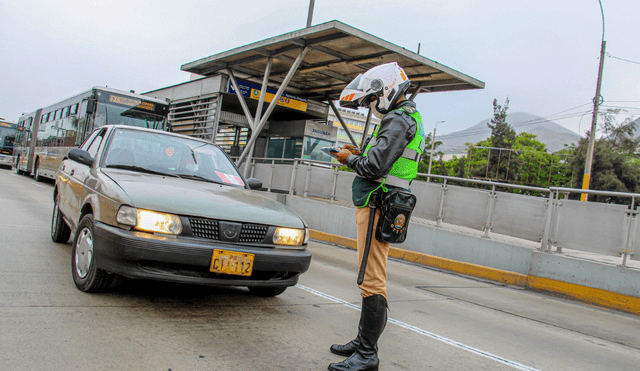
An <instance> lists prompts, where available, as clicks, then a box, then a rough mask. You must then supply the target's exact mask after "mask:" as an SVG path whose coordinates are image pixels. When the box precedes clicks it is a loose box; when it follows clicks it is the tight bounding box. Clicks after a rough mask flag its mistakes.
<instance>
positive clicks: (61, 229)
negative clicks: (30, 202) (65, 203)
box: [51, 195, 71, 243]
mask: <svg viewBox="0 0 640 371" xmlns="http://www.w3.org/2000/svg"><path fill="white" fill-rule="evenodd" d="M70 236H71V228H69V226H68V225H67V223H66V222H65V221H64V218H63V217H62V213H61V212H60V208H59V207H58V196H57V195H56V197H55V201H54V203H53V215H52V216H51V239H52V240H53V242H57V243H67V241H69V237H70Z"/></svg>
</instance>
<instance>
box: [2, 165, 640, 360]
mask: <svg viewBox="0 0 640 371" xmlns="http://www.w3.org/2000/svg"><path fill="white" fill-rule="evenodd" d="M52 189H53V184H52V183H37V182H35V181H34V180H33V179H32V178H30V177H27V176H21V175H17V174H16V173H15V172H13V171H11V170H4V169H0V369H1V370H30V371H32V370H156V371H167V370H172V371H181V370H185V371H189V370H239V371H240V370H242V371H247V370H248V371H262V370H326V369H327V366H328V364H329V363H331V362H337V361H340V360H341V359H342V358H341V357H340V356H337V355H334V354H332V353H330V352H329V346H330V345H331V344H332V343H334V342H347V341H349V340H350V339H352V338H353V337H354V336H355V335H356V331H357V323H358V319H359V315H360V314H359V306H360V296H359V290H358V287H357V285H356V283H355V281H356V276H357V272H356V253H355V251H353V250H350V249H346V248H341V247H338V246H333V245H328V244H325V243H320V242H315V241H312V242H310V244H309V250H310V251H311V252H312V253H313V259H312V263H311V267H310V269H309V271H308V272H307V273H305V274H304V275H303V276H302V277H301V279H300V282H299V284H298V285H297V286H295V287H291V288H289V289H287V291H286V292H284V293H283V294H282V295H280V296H278V297H275V298H259V297H254V296H252V295H251V294H250V293H249V291H248V290H247V289H246V288H229V287H227V288H225V287H222V288H221V287H203V286H188V285H178V284H170V283H165V282H154V281H141V280H132V279H128V278H120V277H119V278H117V279H116V281H115V283H114V285H113V286H112V288H111V289H110V290H109V291H108V292H106V293H103V294H86V293H83V292H80V291H79V290H77V289H76V287H75V286H74V284H73V281H72V278H71V272H70V269H71V243H68V244H57V243H54V242H52V241H51V238H50V236H49V226H50V222H51V210H52V207H53V200H52ZM344 222H345V223H352V222H354V221H352V220H345V221H344ZM311 227H313V226H311ZM388 295H389V308H390V311H389V322H388V323H387V327H386V329H385V331H384V333H383V334H382V336H381V338H380V342H379V348H380V351H379V357H380V362H381V365H380V370H412V371H413V370H563V371H566V370H580V371H584V370H598V371H599V370H634V371H637V370H639V369H640V318H638V317H637V316H634V315H630V314H626V313H621V312H616V311H611V310H605V309H601V308H596V307H591V306H588V305H584V304H581V303H577V302H573V301H570V300H567V299H564V298H559V297H552V296H549V295H546V294H541V293H536V292H531V291H524V290H522V289H519V288H514V287H508V286H505V285H501V284H496V283H493V282H488V281H483V280H479V279H474V278H469V277H465V276H460V275H456V274H451V273H449V272H445V271H439V270H434V269H431V268H426V267H423V266H419V265H415V264H410V263H406V262H403V261H397V260H391V261H390V262H389V274H388Z"/></svg>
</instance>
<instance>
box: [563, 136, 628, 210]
mask: <svg viewBox="0 0 640 371" xmlns="http://www.w3.org/2000/svg"><path fill="white" fill-rule="evenodd" d="M588 146H589V141H588V139H587V138H582V139H581V140H580V142H579V143H578V146H577V148H576V151H575V155H574V156H573V159H572V161H571V168H572V170H573V172H574V173H575V174H584V165H585V159H586V154H587V147H588ZM594 147H595V148H594V152H593V164H592V166H591V182H590V185H589V188H590V189H596V190H603V191H614V192H632V193H640V166H638V163H637V161H636V159H635V158H634V157H631V156H629V153H624V152H621V151H619V150H616V148H615V147H614V146H613V145H612V141H611V140H609V139H607V138H606V137H604V138H601V139H598V140H596V142H595V146H594ZM572 187H573V188H582V177H579V176H578V177H574V180H573V184H572ZM571 197H572V198H576V199H577V198H580V194H578V193H576V194H572V195H571ZM589 201H596V202H610V203H621V204H627V203H629V199H628V198H626V197H621V198H618V197H610V196H598V195H590V196H589Z"/></svg>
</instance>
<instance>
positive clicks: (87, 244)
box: [71, 214, 113, 292]
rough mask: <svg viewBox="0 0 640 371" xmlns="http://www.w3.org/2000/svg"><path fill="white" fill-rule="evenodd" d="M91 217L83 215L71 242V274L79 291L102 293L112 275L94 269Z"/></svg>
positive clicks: (111, 279) (109, 283)
mask: <svg viewBox="0 0 640 371" xmlns="http://www.w3.org/2000/svg"><path fill="white" fill-rule="evenodd" d="M93 252H94V250H93V215H91V214H87V215H85V216H84V217H83V218H82V220H81V221H80V224H79V225H78V229H77V230H76V237H75V239H74V241H73V250H72V252H71V274H72V275H73V282H74V283H75V284H76V287H77V288H78V289H79V290H80V291H84V292H102V291H105V290H106V289H107V288H109V286H110V285H111V282H113V275H112V274H109V273H107V272H105V271H103V270H102V269H100V268H98V267H96V261H95V259H94V255H93Z"/></svg>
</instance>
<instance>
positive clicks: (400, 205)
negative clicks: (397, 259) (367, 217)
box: [376, 190, 416, 244]
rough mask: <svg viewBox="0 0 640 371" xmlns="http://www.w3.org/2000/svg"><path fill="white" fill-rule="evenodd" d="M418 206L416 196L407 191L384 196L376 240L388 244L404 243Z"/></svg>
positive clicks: (398, 191) (393, 191) (389, 193)
mask: <svg viewBox="0 0 640 371" xmlns="http://www.w3.org/2000/svg"><path fill="white" fill-rule="evenodd" d="M415 206H416V196H414V195H412V194H411V193H409V192H407V191H402V190H390V191H389V192H387V193H385V194H383V195H382V202H381V204H380V220H379V221H378V226H377V228H376V239H377V240H378V241H381V242H386V243H395V244H398V243H402V242H404V240H405V239H406V238H407V229H408V228H409V219H410V218H411V213H412V212H413V208H414V207H415Z"/></svg>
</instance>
